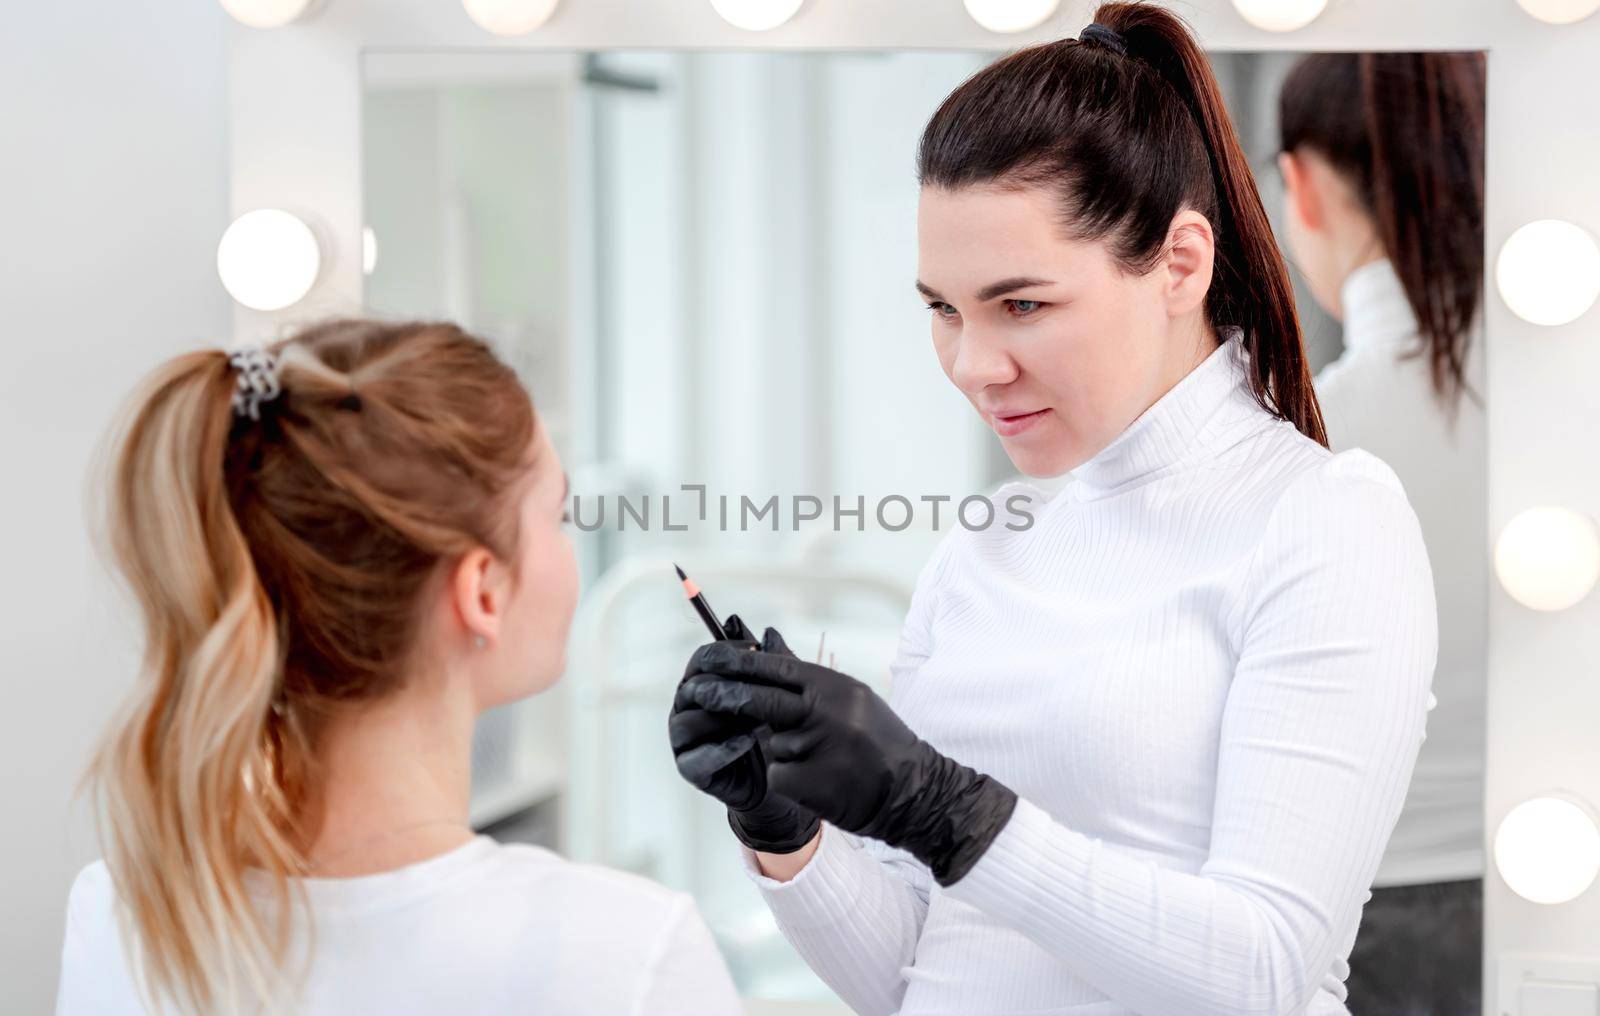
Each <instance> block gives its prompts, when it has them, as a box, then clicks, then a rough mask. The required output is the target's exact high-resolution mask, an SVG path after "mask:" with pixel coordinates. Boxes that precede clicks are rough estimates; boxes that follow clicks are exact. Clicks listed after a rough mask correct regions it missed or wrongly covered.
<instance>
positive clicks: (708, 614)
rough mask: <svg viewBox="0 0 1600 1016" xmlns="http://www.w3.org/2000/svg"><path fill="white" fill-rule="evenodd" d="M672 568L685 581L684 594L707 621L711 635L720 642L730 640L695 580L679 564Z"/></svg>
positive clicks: (701, 618) (697, 612)
mask: <svg viewBox="0 0 1600 1016" xmlns="http://www.w3.org/2000/svg"><path fill="white" fill-rule="evenodd" d="M672 570H673V571H675V572H677V573H678V579H679V580H680V581H681V582H683V591H684V594H685V595H687V596H688V597H689V605H690V606H692V607H694V612H695V613H696V614H699V615H700V620H702V621H704V622H705V623H706V628H707V629H708V630H709V631H710V632H711V637H712V638H714V639H716V640H717V641H718V642H726V641H728V633H727V632H725V631H723V630H722V623H721V622H720V621H718V620H717V614H716V611H714V610H712V609H711V604H709V603H707V602H706V594H705V593H702V592H701V591H700V587H699V586H697V585H695V584H694V580H693V579H691V578H689V576H687V575H685V574H684V573H683V569H682V568H679V567H678V566H677V565H673V566H672Z"/></svg>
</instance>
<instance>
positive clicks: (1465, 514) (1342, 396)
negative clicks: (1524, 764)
mask: <svg viewBox="0 0 1600 1016" xmlns="http://www.w3.org/2000/svg"><path fill="white" fill-rule="evenodd" d="M1340 303H1341V304H1342V306H1343V309H1344V345H1345V349H1344V353H1343V354H1342V355H1341V356H1340V357H1339V359H1337V360H1335V361H1334V362H1333V363H1331V364H1329V365H1328V366H1327V367H1325V368H1323V370H1322V372H1321V373H1320V374H1318V375H1317V381H1316V386H1317V398H1318V400H1319V401H1321V403H1322V412H1323V418H1324V419H1325V420H1326V422H1327V425H1328V441H1329V444H1330V445H1332V447H1333V449H1334V451H1343V450H1345V449H1346V448H1364V449H1366V450H1367V451H1369V452H1371V453H1372V454H1374V455H1376V456H1377V457H1378V458H1380V459H1382V460H1383V461H1384V462H1385V463H1387V464H1388V465H1389V466H1390V468H1392V469H1393V470H1394V471H1395V475H1396V476H1398V477H1399V478H1400V482H1401V483H1403V484H1404V485H1405V488H1406V493H1407V495H1408V496H1409V498H1410V501H1411V505H1412V507H1413V508H1415V509H1416V512H1417V519H1418V520H1419V521H1420V522H1421V524H1422V535H1423V538H1424V539H1425V540H1426V541H1427V545H1428V559H1429V560H1430V561H1431V562H1432V564H1433V579H1434V595H1435V597H1436V598H1437V600H1438V603H1439V666H1438V668H1437V670H1436V671H1435V674H1434V678H1433V693H1434V695H1435V696H1437V697H1438V700H1439V705H1438V707H1437V708H1436V709H1435V710H1434V711H1433V713H1432V714H1431V715H1430V716H1429V717H1428V743H1427V744H1425V745H1423V746H1422V754H1421V755H1420V756H1418V758H1417V768H1416V773H1415V774H1414V775H1413V776H1412V778H1411V790H1410V794H1409V796H1407V798H1406V804H1405V808H1404V810H1403V811H1402V812H1401V813H1400V821H1399V824H1397V825H1396V826H1395V830H1394V835H1393V836H1392V837H1390V839H1389V851H1388V853H1387V854H1386V855H1385V856H1384V859H1383V864H1382V866H1380V867H1379V869H1378V878H1377V881H1376V883H1375V884H1376V885H1380V886H1389V885H1414V884H1417V883H1422V882H1444V881H1449V880H1452V879H1463V878H1477V877H1479V876H1481V875H1482V874H1483V765H1484V719H1485V713H1486V696H1487V694H1488V671H1487V669H1486V667H1485V664H1484V657H1485V654H1486V646H1485V644H1484V618H1485V617H1486V616H1487V614H1488V609H1489V606H1488V595H1489V546H1488V539H1487V537H1486V535H1485V534H1486V533H1487V532H1488V528H1489V522H1488V516H1487V514H1486V513H1487V511H1488V503H1489V502H1488V451H1487V447H1486V445H1485V438H1486V435H1485V423H1484V412H1483V405H1482V403H1481V402H1479V401H1477V399H1475V398H1474V397H1472V396H1470V395H1464V396H1463V397H1462V398H1461V400H1460V402H1459V403H1458V404H1457V405H1456V407H1455V409H1454V411H1453V412H1452V411H1451V409H1450V407H1448V406H1447V405H1446V404H1445V403H1444V402H1443V401H1442V400H1441V399H1440V398H1439V397H1438V396H1437V395H1436V394H1435V393H1434V390H1433V378H1432V376H1431V375H1430V373H1429V371H1428V359H1427V357H1426V356H1415V357H1413V356H1408V355H1407V354H1409V353H1411V352H1413V351H1415V350H1417V349H1419V348H1420V343H1419V341H1418V335H1417V319H1416V317H1415V316H1414V315H1413V314H1412V312H1411V305H1410V304H1409V303H1408V302H1407V301H1406V293H1405V289H1404V287H1402V286H1401V284H1400V278H1399V276H1397V275H1396V274H1395V271H1394V266H1393V265H1391V264H1390V263H1389V262H1388V261H1387V260H1378V261H1373V262H1370V263H1368V264H1365V265H1362V266H1361V267H1360V268H1357V269H1356V270H1355V271H1354V272H1351V273H1350V275H1349V277H1348V278H1346V279H1345V282H1344V286H1343V288H1342V290H1341V299H1340ZM1469 338H1470V343H1469V345H1468V347H1467V356H1466V365H1465V373H1466V376H1467V380H1468V382H1469V383H1470V384H1471V385H1472V387H1473V389H1474V390H1475V391H1476V392H1478V393H1479V394H1481V393H1482V392H1483V336H1482V335H1480V334H1477V333H1476V331H1474V333H1473V334H1472V335H1470V336H1469Z"/></svg>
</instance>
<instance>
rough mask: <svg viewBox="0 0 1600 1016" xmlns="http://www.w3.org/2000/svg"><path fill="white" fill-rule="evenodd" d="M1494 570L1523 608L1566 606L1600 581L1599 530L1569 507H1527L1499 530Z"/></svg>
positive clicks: (1550, 608)
mask: <svg viewBox="0 0 1600 1016" xmlns="http://www.w3.org/2000/svg"><path fill="white" fill-rule="evenodd" d="M1494 571H1495V574H1496V575H1498V576H1499V577H1500V584H1501V585H1502V586H1504V587H1505V590H1506V592H1508V593H1510V594H1511V598H1512V599H1514V600H1516V601H1517V602H1518V603H1520V604H1522V605H1523V606H1525V607H1532V608H1533V609H1534V610H1565V609H1567V608H1568V607H1570V606H1572V605H1573V604H1575V603H1577V602H1578V601H1579V600H1581V599H1583V598H1584V597H1585V596H1587V595H1589V590H1591V589H1593V588H1594V584H1595V581H1596V580H1597V579H1600V529H1596V527H1595V524H1594V521H1593V520H1592V519H1590V518H1589V517H1588V516H1586V515H1580V514H1579V513H1577V512H1575V511H1572V510H1571V509H1568V508H1556V507H1543V508H1529V509H1528V510H1526V511H1524V512H1520V513H1518V514H1517V516H1516V517H1515V518H1513V519H1512V520H1511V521H1510V522H1509V523H1507V524H1506V527H1505V528H1504V529H1502V530H1501V531H1500V539H1499V540H1497V541H1496V542H1495V547H1494Z"/></svg>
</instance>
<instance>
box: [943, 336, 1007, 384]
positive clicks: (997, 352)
mask: <svg viewBox="0 0 1600 1016" xmlns="http://www.w3.org/2000/svg"><path fill="white" fill-rule="evenodd" d="M1019 373H1020V369H1019V368H1018V366H1017V361H1016V360H1015V359H1014V358H1013V357H1012V355H1011V353H1010V351H1009V350H1008V349H1007V348H1006V346H1005V343H1004V342H1002V341H999V340H998V339H996V338H995V337H993V336H989V335H985V334H984V333H983V332H982V331H979V330H976V329H968V330H966V331H964V332H963V333H962V335H961V338H960V339H958V340H957V344H956V355H955V357H954V359H953V360H952V361H951V363H950V380H951V381H953V382H955V386H956V387H957V388H959V389H961V390H962V392H964V393H966V394H967V395H969V396H975V395H977V394H978V393H979V392H981V391H983V390H984V389H985V388H988V387H989V386H991V385H1003V384H1010V383H1011V382H1012V381H1015V380H1016V379H1017V375H1018V374H1019Z"/></svg>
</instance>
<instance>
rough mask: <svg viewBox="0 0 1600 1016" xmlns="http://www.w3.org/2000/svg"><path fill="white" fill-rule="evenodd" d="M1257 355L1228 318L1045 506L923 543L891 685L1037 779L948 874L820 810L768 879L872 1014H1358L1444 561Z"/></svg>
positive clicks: (1371, 468)
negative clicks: (956, 877)
mask: <svg viewBox="0 0 1600 1016" xmlns="http://www.w3.org/2000/svg"><path fill="white" fill-rule="evenodd" d="M1248 366H1249V365H1248V359H1247V356H1246V354H1245V353H1244V350H1243V349H1242V346H1241V343H1240V342H1239V341H1238V340H1237V339H1236V338H1231V339H1230V340H1229V341H1226V342H1224V343H1223V344H1222V345H1221V346H1219V347H1218V349H1217V350H1216V351H1215V352H1214V353H1213V354H1212V355H1211V356H1210V357H1208V358H1207V359H1206V360H1205V361H1204V362H1203V363H1201V364H1200V365H1199V366H1198V367H1197V368H1196V369H1195V370H1194V371H1192V372H1191V373H1190V374H1189V375H1188V376H1187V377H1185V378H1184V379H1183V380H1182V381H1181V382H1179V384H1178V385H1177V386H1176V387H1174V388H1173V389H1172V390H1171V391H1170V392H1168V393H1167V394H1166V395H1165V396H1163V397H1162V398H1161V399H1160V400H1158V401H1157V402H1156V403H1155V405H1153V406H1151V407H1150V409H1149V410H1147V411H1146V412H1145V413H1144V414H1143V415H1141V416H1140V417H1139V419H1137V420H1136V421H1135V422H1134V423H1133V424H1132V425H1131V426H1130V427H1128V428H1127V430H1125V431H1124V432H1123V433H1122V434H1121V435H1120V436H1119V437H1118V438H1117V439H1116V440H1114V441H1113V442H1112V443H1111V444H1109V445H1107V446H1106V447H1105V448H1104V449H1102V450H1101V451H1100V452H1099V453H1098V454H1096V455H1095V456H1094V457H1093V458H1091V459H1090V460H1089V461H1088V462H1086V463H1084V464H1083V465H1082V466H1080V467H1079V468H1078V469H1076V470H1074V471H1073V477H1074V482H1072V483H1069V484H1068V485H1067V486H1066V487H1065V488H1063V489H1062V490H1061V491H1060V492H1059V493H1058V494H1056V495H1055V496H1054V497H1053V498H1052V499H1051V500H1050V501H1049V503H1048V504H1046V505H1044V506H1043V507H1040V508H1038V509H1036V511H1035V515H1036V521H1035V523H1034V525H1033V526H1032V527H1031V528H1029V529H1027V530H1026V531H1022V532H1016V531H1011V530H1007V529H1006V528H1005V527H1003V526H997V527H994V528H991V529H989V530H986V531H983V532H969V531H967V530H964V529H956V530H954V531H952V533H951V534H950V536H949V537H947V538H946V539H945V541H944V542H943V543H941V545H940V547H939V549H938V550H937V551H936V552H935V554H934V557H933V558H932V560H930V562H929V563H928V565H927V566H926V567H925V568H924V570H923V573H922V575H921V577H920V579H919V581H918V585H917V591H916V594H915V596H914V597H913V601H912V606H911V612H910V615H909V616H908V618H907V620H906V626H905V631H904V634H903V637H902V642H901V648H900V653H899V656H898V658H897V660H896V662H895V665H894V681H893V686H892V693H891V701H892V702H893V704H894V706H895V708H896V710H897V711H899V713H900V714H901V715H902V716H903V717H904V718H905V720H906V721H907V722H908V723H909V724H910V726H911V727H912V728H913V729H914V730H916V731H917V733H918V734H920V735H921V736H922V737H924V738H925V739H927V740H928V741H929V742H930V743H932V744H933V745H934V746H935V747H937V748H938V749H939V750H941V751H943V752H945V753H947V754H949V755H952V756H953V757H955V758H957V759H959V760H960V761H962V762H964V763H966V764H968V765H971V766H973V767H975V768H977V769H979V770H982V771H984V772H987V773H990V774H992V775H994V776H995V777H997V778H998V779H1000V780H1001V781H1002V782H1004V783H1005V784H1007V785H1008V786H1010V787H1011V788H1012V789H1013V790H1015V791H1016V792H1017V794H1018V795H1019V798H1020V800H1019V803H1018V806H1017V810H1016V813H1015V814H1014V815H1013V817H1012V819H1011V821H1010V823H1009V824H1008V825H1007V826H1006V828H1005V830H1004V831H1002V833H1001V834H1000V836H999V838H998V839H996V840H995V842H994V843H993V844H992V845H991V847H990V848H989V851H988V852H987V853H986V854H985V855H984V856H983V858H981V859H980V860H979V861H978V863H977V865H976V866H975V867H974V868H973V869H972V871H971V872H970V873H969V874H968V875H967V876H966V877H965V878H963V879H962V880H961V881H960V882H958V883H956V884H955V885H954V886H951V887H950V888H948V889H942V888H940V887H938V886H937V885H936V884H934V883H933V882H932V880H931V878H930V877H929V875H928V873H927V871H926V869H924V868H922V867H921V866H920V865H918V864H917V863H916V862H915V861H913V860H911V859H909V858H908V857H906V856H905V855H903V854H901V853H899V852H897V851H892V850H889V849H887V848H885V847H883V846H882V845H881V844H877V843H875V842H873V841H867V840H858V839H857V838H856V837H852V836H849V835H846V834H843V833H841V832H839V831H838V830H835V829H832V828H825V829H824V832H823V836H822V842H821V845H820V847H819V848H818V851H817V853H816V855H815V856H814V857H813V859H812V860H811V861H810V863H809V864H808V865H807V866H806V867H805V868H804V869H803V870H802V871H801V872H800V873H799V875H797V876H796V877H795V878H794V879H793V880H791V881H790V882H787V883H779V882H776V881H773V880H770V879H766V878H762V877H760V876H756V880H757V883H758V884H759V885H760V887H761V890H762V893H763V895H764V896H765V898H766V899H767V901H768V903H769V905H770V906H771V907H772V910H773V912H774V914H775V915H776V917H777V919H778V923H779V925H780V926H781V927H782V928H783V930H784V933H785V934H786V935H787V936H788V938H789V939H790V941H791V942H793V943H794V945H795V946H796V948H797V949H798V950H799V951H800V953H801V954H802V955H803V956H805V957H806V959H807V961H808V962H810V964H811V965H812V966H813V967H814V968H815V969H816V970H817V971H818V973H819V974H821V975H822V977H823V978H824V979H825V980H827V981H828V982H829V983H830V984H831V985H832V986H833V987H834V988H835V990H836V991H838V992H839V994H840V995H841V997H843V998H844V999H845V1000H846V1001H847V1002H849V1003H850V1004H851V1005H852V1006H853V1007H855V1008H856V1010H857V1011H859V1012H862V1013H892V1012H901V1013H904V1014H907V1016H910V1014H956V1013H960V1014H963V1016H972V1014H983V1013H1019V1012H1027V1013H1032V1014H1040V1013H1051V1014H1058V1013H1071V1014H1074V1016H1112V1014H1130V1013H1142V1014H1147V1016H1154V1014H1168V1013H1170V1014H1183V1016H1203V1014H1207V1013H1230V1014H1231V1013H1273V1014H1276V1013H1284V1012H1299V1011H1304V1012H1307V1013H1311V1014H1316V1016H1323V1014H1332V1013H1344V1012H1345V1011H1346V1010H1345V1008H1344V1005H1343V1002H1342V1000H1343V998H1344V986H1343V979H1344V976H1345V974H1346V973H1347V972H1348V968H1347V966H1346V962H1345V961H1346V957H1347V956H1348V955H1349V951H1350V946H1351V943H1352V942H1353V940H1354V937H1355V932H1356V926H1357V923H1358V920H1359V917H1360V911H1361V906H1362V904H1363V902H1364V901H1365V899H1366V897H1367V891H1368V887H1369V886H1370V885H1371V883H1372V878H1373V873H1374V872H1375V871H1376V870H1377V866H1378V861H1379V858H1380V857H1381V855H1382V853H1383V848H1384V843H1385V841H1386V840H1387V839H1388V836H1389V832H1390V829H1391V828H1392V826H1393V824H1394V821H1395V816H1396V815H1397V814H1398V812H1399V810H1400V805H1401V801H1402V799H1403V797H1404V794H1405V788H1406V784H1407V780H1408V779H1409V777H1410V774H1411V768H1412V764H1413V762H1414V760H1415V757H1416V753H1417V749H1418V746H1419V744H1420V743H1421V741H1422V737H1423V725H1424V720H1425V717H1426V711H1427V708H1428V704H1429V694H1428V682H1429V677H1430V675H1431V673H1432V670H1433V665H1434V654H1435V649H1436V626H1435V616H1434V601H1433V585H1432V580H1431V577H1430V574H1429V568H1428V561H1427V557H1426V553H1425V550H1424V547H1423V543H1422V536H1421V533H1420V531H1419V529H1418V526H1417V521H1416V517H1415V516H1414V514H1413V513H1412V511H1411V508H1410V506H1409V505H1408V503H1407V501H1406V498H1405V494H1404V493H1403V491H1402V490H1401V487H1400V484H1399V483H1398V481H1397V480H1396V479H1395V476H1394V474H1393V473H1392V472H1391V471H1390V470H1389V469H1388V468H1387V467H1386V466H1385V465H1384V464H1383V463H1382V462H1380V461H1379V460H1378V459H1376V458H1374V457H1373V456H1371V455H1369V454H1367V453H1365V452H1361V451H1352V452H1346V453H1343V454H1339V455H1331V454H1330V453H1329V452H1328V451H1327V450H1326V449H1324V448H1322V447H1320V446H1319V445H1317V444H1315V443H1314V442H1312V441H1310V440H1308V439H1307V438H1305V437H1303V436H1302V435H1300V434H1299V433H1298V432H1297V431H1295V429H1294V428H1293V427H1292V426H1290V425H1289V424H1287V423H1284V422H1282V421H1279V420H1276V419H1274V418H1273V417H1271V416H1270V415H1268V414H1267V413H1266V412H1265V411H1264V410H1262V409H1261V408H1260V407H1259V406H1258V405H1257V404H1256V402H1255V400H1254V398H1253V397H1252V396H1251V394H1250V391H1249V386H1248V382H1247V377H1248V374H1247V370H1248ZM1029 489H1030V488H1028V487H1026V486H1024V485H1017V486H1015V487H1013V488H1008V489H1002V491H1001V492H1000V497H1001V498H1002V499H1003V498H1005V497H1006V496H1008V495H1009V494H1011V493H1025V492H1027V491H1028V490H1029ZM746 860H747V862H749V863H753V858H752V857H751V856H750V855H749V854H748V852H746ZM1302 1007H1303V1008H1302Z"/></svg>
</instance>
